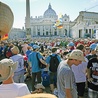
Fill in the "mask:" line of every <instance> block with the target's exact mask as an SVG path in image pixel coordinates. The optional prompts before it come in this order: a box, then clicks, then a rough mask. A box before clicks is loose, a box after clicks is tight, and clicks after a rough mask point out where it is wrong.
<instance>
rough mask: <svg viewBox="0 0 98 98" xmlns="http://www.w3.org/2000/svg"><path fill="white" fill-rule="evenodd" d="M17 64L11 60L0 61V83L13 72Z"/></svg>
mask: <svg viewBox="0 0 98 98" xmlns="http://www.w3.org/2000/svg"><path fill="white" fill-rule="evenodd" d="M16 66H17V62H13V61H12V60H11V59H7V58H5V59H2V60H1V61H0V81H4V80H7V79H8V78H9V77H10V76H11V75H12V74H13V73H14V71H15V69H16Z"/></svg>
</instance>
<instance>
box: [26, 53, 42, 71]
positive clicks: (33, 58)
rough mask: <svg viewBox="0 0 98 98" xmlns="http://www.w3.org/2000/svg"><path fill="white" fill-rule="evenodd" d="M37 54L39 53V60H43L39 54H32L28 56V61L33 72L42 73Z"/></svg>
mask: <svg viewBox="0 0 98 98" xmlns="http://www.w3.org/2000/svg"><path fill="white" fill-rule="evenodd" d="M37 53H38V58H39V59H41V58H42V55H41V54H40V53H39V52H32V53H30V54H29V56H28V61H29V62H31V66H32V72H39V71H41V69H40V68H39V65H38V59H37V56H36V54H37Z"/></svg>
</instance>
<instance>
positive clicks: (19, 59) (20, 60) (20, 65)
mask: <svg viewBox="0 0 98 98" xmlns="http://www.w3.org/2000/svg"><path fill="white" fill-rule="evenodd" d="M10 59H12V60H13V61H14V62H16V61H17V62H18V64H17V68H16V70H15V72H19V71H21V70H23V69H24V58H23V56H22V55H21V54H17V55H14V56H12V57H10Z"/></svg>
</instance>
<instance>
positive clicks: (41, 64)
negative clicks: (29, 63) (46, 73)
mask: <svg viewBox="0 0 98 98" xmlns="http://www.w3.org/2000/svg"><path fill="white" fill-rule="evenodd" d="M36 57H37V60H38V65H39V67H40V68H41V69H44V68H46V65H44V64H43V63H42V62H41V61H40V60H39V58H38V53H36ZM42 59H43V58H42ZM43 60H44V59H43Z"/></svg>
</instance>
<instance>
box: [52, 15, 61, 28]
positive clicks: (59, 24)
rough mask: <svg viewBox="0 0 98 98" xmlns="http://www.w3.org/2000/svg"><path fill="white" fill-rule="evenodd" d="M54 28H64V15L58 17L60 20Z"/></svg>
mask: <svg viewBox="0 0 98 98" xmlns="http://www.w3.org/2000/svg"><path fill="white" fill-rule="evenodd" d="M53 27H54V28H55V27H57V28H58V29H61V28H63V23H62V14H60V15H59V16H58V20H57V21H56V22H55V24H54V26H53Z"/></svg>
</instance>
